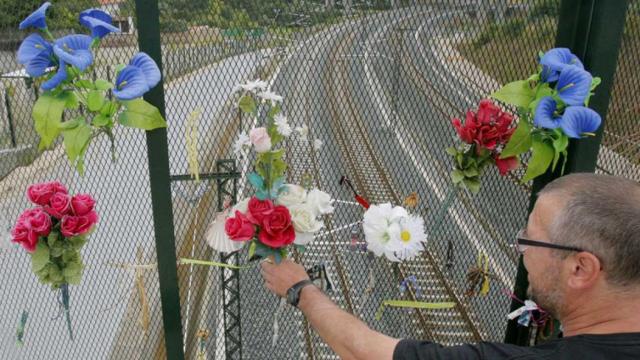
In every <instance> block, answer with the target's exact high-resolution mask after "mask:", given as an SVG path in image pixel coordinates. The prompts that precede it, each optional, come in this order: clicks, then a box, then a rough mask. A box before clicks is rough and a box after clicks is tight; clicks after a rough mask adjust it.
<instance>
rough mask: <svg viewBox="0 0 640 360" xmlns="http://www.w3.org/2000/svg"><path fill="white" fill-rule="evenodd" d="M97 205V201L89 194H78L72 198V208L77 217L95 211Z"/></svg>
mask: <svg viewBox="0 0 640 360" xmlns="http://www.w3.org/2000/svg"><path fill="white" fill-rule="evenodd" d="M95 204H96V201H95V200H93V198H92V197H91V195H89V194H77V195H75V196H74V197H72V198H71V208H72V209H73V214H74V215H76V216H84V215H86V214H88V213H90V212H91V211H93V207H94V206H95Z"/></svg>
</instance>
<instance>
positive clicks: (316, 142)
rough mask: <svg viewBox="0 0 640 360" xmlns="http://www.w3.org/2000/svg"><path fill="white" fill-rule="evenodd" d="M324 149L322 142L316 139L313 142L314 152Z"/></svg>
mask: <svg viewBox="0 0 640 360" xmlns="http://www.w3.org/2000/svg"><path fill="white" fill-rule="evenodd" d="M321 147H322V140H320V139H315V140H313V150H315V151H318V150H320V148H321Z"/></svg>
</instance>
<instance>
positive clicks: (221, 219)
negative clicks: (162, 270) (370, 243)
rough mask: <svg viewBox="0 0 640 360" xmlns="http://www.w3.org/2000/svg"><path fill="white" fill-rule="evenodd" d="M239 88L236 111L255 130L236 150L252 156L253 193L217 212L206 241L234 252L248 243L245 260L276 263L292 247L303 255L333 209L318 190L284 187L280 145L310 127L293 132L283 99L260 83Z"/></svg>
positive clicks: (284, 166) (241, 138)
mask: <svg viewBox="0 0 640 360" xmlns="http://www.w3.org/2000/svg"><path fill="white" fill-rule="evenodd" d="M237 89H238V90H241V91H242V95H241V97H240V100H239V108H240V110H241V111H242V112H243V113H245V114H247V115H248V116H250V117H251V118H252V119H255V124H256V126H254V127H253V128H252V129H251V130H250V131H249V134H248V135H247V134H244V133H242V134H240V135H239V137H238V140H237V141H236V143H235V145H234V151H235V153H236V155H238V156H240V157H246V158H253V156H251V157H249V154H248V153H249V152H251V151H254V152H255V161H254V163H253V170H254V171H252V172H250V173H249V174H248V175H247V179H248V181H249V183H250V184H251V185H252V186H253V189H254V190H255V194H254V195H253V196H251V197H249V198H246V199H243V200H242V201H240V202H239V203H238V204H236V205H235V206H233V207H231V208H229V209H227V210H225V211H224V212H223V213H221V214H220V215H219V216H218V217H217V218H216V220H215V221H214V222H213V223H212V225H211V227H210V231H208V234H207V241H208V243H209V245H211V246H212V247H213V248H215V249H217V250H219V251H235V250H239V249H240V248H242V247H243V246H245V245H246V246H248V247H249V250H248V253H249V259H252V258H254V257H257V258H266V257H273V258H274V260H275V261H276V262H280V261H281V260H282V259H283V258H286V257H287V255H288V254H289V252H290V249H291V247H294V248H295V249H296V250H298V251H300V252H302V251H304V249H305V247H306V246H308V245H309V244H310V243H311V242H312V241H313V239H314V234H316V233H317V232H318V231H320V229H321V228H322V227H323V221H321V219H322V216H324V215H327V214H330V213H332V212H333V210H334V208H333V205H332V204H333V200H332V198H331V196H330V195H329V194H327V193H325V192H323V191H321V190H319V189H317V188H312V187H308V188H305V187H303V186H301V185H298V184H288V183H285V171H286V169H287V164H286V162H285V148H284V146H283V141H284V140H285V139H286V138H289V137H291V136H293V135H294V133H295V135H297V136H299V137H300V139H301V140H302V141H307V142H309V141H310V139H309V137H308V129H303V128H296V130H295V131H294V129H292V128H291V126H290V125H289V123H288V121H287V118H286V117H285V116H284V115H283V114H282V110H281V102H282V97H281V96H280V95H277V94H275V93H273V92H270V91H266V83H264V82H262V81H255V82H249V83H248V84H243V85H241V86H239V87H238V88H237ZM315 142H317V141H315ZM309 145H311V143H310V144H309ZM316 148H317V146H316Z"/></svg>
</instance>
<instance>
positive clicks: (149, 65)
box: [129, 52, 162, 89]
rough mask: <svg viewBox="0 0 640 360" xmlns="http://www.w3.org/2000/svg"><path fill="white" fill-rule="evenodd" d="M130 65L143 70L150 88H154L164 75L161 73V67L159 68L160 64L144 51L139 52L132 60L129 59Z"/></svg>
mask: <svg viewBox="0 0 640 360" xmlns="http://www.w3.org/2000/svg"><path fill="white" fill-rule="evenodd" d="M129 65H133V66H136V67H138V68H139V69H140V70H142V72H143V73H144V76H145V78H146V80H147V86H149V89H151V88H153V87H154V86H156V85H157V84H158V82H160V78H161V76H162V75H161V74H160V69H158V65H157V64H156V62H155V61H153V59H152V58H151V57H150V56H149V55H147V54H145V53H143V52H139V53H137V54H136V55H135V56H134V57H133V58H131V61H129Z"/></svg>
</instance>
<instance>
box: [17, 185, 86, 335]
mask: <svg viewBox="0 0 640 360" xmlns="http://www.w3.org/2000/svg"><path fill="white" fill-rule="evenodd" d="M27 197H28V198H29V200H30V201H31V202H32V203H33V204H34V205H35V207H33V208H30V209H27V210H25V211H24V212H23V213H22V214H21V215H20V216H19V217H18V220H17V221H16V223H15V225H14V227H13V229H12V231H11V235H12V241H13V242H15V243H18V244H20V245H21V246H22V247H23V248H24V249H25V250H26V251H27V252H28V253H29V254H30V255H31V270H32V271H33V272H34V273H35V274H36V276H37V277H38V279H39V280H40V282H42V283H44V284H49V285H51V288H52V289H54V290H58V289H59V290H60V293H61V305H62V307H63V309H64V312H65V316H66V320H67V329H68V331H69V336H70V337H71V338H72V339H73V332H72V330H71V318H70V314H69V310H70V299H69V285H77V284H79V283H80V279H81V278H82V270H83V264H82V257H81V255H80V250H81V249H82V247H83V246H84V244H85V243H86V242H87V237H88V236H89V234H90V233H91V232H92V231H93V229H94V227H95V224H96V223H97V222H98V214H97V212H96V211H95V209H94V208H95V201H94V199H93V198H92V197H91V195H89V194H76V195H73V196H72V195H70V194H69V192H68V191H67V188H66V187H65V186H64V185H62V184H61V183H59V182H48V183H40V184H34V185H31V186H30V187H29V188H28V189H27Z"/></svg>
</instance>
